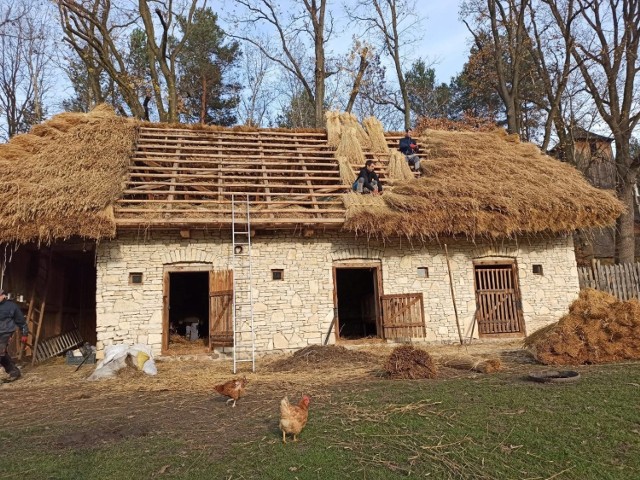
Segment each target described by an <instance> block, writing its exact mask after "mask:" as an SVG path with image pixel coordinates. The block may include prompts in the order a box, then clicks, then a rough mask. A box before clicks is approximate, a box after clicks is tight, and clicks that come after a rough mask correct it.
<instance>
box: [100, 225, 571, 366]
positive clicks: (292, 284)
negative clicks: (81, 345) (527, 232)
mask: <svg viewBox="0 0 640 480" xmlns="http://www.w3.org/2000/svg"><path fill="white" fill-rule="evenodd" d="M252 242H253V274H254V275H253V294H254V319H255V328H256V336H257V338H256V341H257V344H256V348H257V350H258V351H271V350H284V349H297V348H301V347H305V346H307V345H312V344H320V343H322V341H323V340H324V336H325V335H326V332H327V330H328V328H329V325H330V323H331V320H332V318H333V270H332V267H333V265H336V264H340V263H341V262H345V261H348V260H357V259H367V260H377V261H380V262H381V265H382V282H383V292H384V293H385V294H397V293H413V292H422V293H423V295H424V309H425V319H426V326H427V340H429V341H438V342H454V341H456V340H457V338H458V333H457V328H456V322H455V316H454V310H453V304H452V300H451V293H450V287H449V277H448V271H447V264H446V258H445V255H444V249H443V247H442V246H441V245H438V244H435V243H429V244H422V243H415V244H411V243H409V242H408V241H407V240H406V239H404V240H394V241H387V242H385V243H379V242H376V241H367V240H366V239H364V238H354V237H353V235H351V234H347V233H343V234H338V233H336V234H326V235H320V234H319V235H318V236H316V237H312V238H303V237H302V236H296V235H291V234H286V235H270V236H265V235H261V234H258V235H256V236H255V237H254V238H253V240H252ZM448 250H449V256H450V263H451V269H452V274H453V278H454V289H455V295H456V306H457V309H458V314H459V317H460V321H461V324H462V329H463V334H464V335H465V336H469V335H470V333H471V330H472V319H473V315H474V312H475V308H476V304H475V292H474V280H473V264H472V260H473V259H478V258H493V257H495V258H500V257H506V258H515V259H516V261H517V265H518V275H519V282H520V289H521V293H522V306H523V311H524V316H525V324H526V330H527V333H531V332H532V331H534V330H536V329H538V328H540V327H542V326H544V325H546V324H548V323H550V322H553V321H556V320H557V319H558V318H559V317H560V316H561V315H563V314H564V313H565V312H566V311H567V307H568V305H569V303H570V302H571V301H572V300H574V299H575V297H576V296H577V294H578V275H577V268H576V263H575V257H574V251H573V242H572V239H571V237H570V236H567V237H559V238H555V239H546V240H540V239H521V240H519V241H518V242H515V241H511V242H503V243H500V244H495V245H474V244H473V243H470V242H466V241H451V242H450V243H449V245H448ZM230 252H231V246H230V242H229V239H228V235H222V234H220V233H217V232H214V233H211V232H202V231H198V232H192V238H190V239H183V238H181V237H180V236H179V235H178V234H177V233H170V232H154V231H152V232H147V233H146V236H144V237H143V236H142V235H140V236H138V235H135V234H133V233H129V234H120V235H119V236H118V238H117V239H115V240H113V241H109V242H103V243H101V244H99V246H98V250H97V275H98V277H97V294H96V296H97V298H96V300H97V335H98V349H99V350H102V349H103V348H104V346H105V345H109V344H113V343H119V342H126V343H143V344H148V345H150V346H151V347H152V348H153V350H154V352H156V353H159V352H160V350H161V342H162V328H163V326H162V314H163V313H162V308H163V291H162V290H163V273H164V271H165V269H167V268H170V267H175V266H184V267H198V268H207V269H208V268H211V269H214V270H225V269H228V268H230V257H229V255H230ZM534 264H540V265H542V268H543V275H534V274H533V273H532V266H533V265H534ZM419 267H427V268H428V269H429V277H428V278H420V277H419V276H418V274H417V269H418V268H419ZM272 269H282V270H283V272H284V278H283V280H280V281H274V280H272V278H271V270H272ZM134 272H135V273H142V274H143V283H142V284H141V285H130V284H129V274H130V273H134ZM474 336H477V329H475V334H474ZM333 341H334V336H333V335H331V337H330V342H333Z"/></svg>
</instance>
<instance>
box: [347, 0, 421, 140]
mask: <svg viewBox="0 0 640 480" xmlns="http://www.w3.org/2000/svg"><path fill="white" fill-rule="evenodd" d="M349 15H350V17H351V18H352V19H354V20H355V21H357V22H359V23H360V24H361V25H362V26H363V27H364V32H365V35H370V36H372V37H373V38H375V39H377V40H378V41H379V42H380V44H381V46H382V49H383V51H384V52H386V54H387V55H389V57H390V58H391V60H392V61H393V66H394V69H395V72H396V76H397V79H398V87H399V97H400V98H395V99H393V98H389V97H387V98H386V99H385V100H383V99H380V101H382V102H386V103H389V104H392V105H393V106H394V107H395V108H396V109H397V110H399V111H400V112H402V114H403V115H404V124H405V128H410V126H411V105H410V102H409V94H408V92H407V85H406V81H405V74H404V70H403V61H404V57H403V52H404V50H405V49H406V48H407V46H409V45H410V44H411V43H413V42H414V41H415V40H417V39H418V38H419V28H417V25H418V23H419V20H420V19H419V17H418V16H417V15H416V13H415V2H414V1H413V0H358V1H357V5H356V8H355V9H354V10H353V11H352V12H350V13H349Z"/></svg>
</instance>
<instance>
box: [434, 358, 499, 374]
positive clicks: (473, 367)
mask: <svg viewBox="0 0 640 480" xmlns="http://www.w3.org/2000/svg"><path fill="white" fill-rule="evenodd" d="M441 363H442V365H444V366H445V367H450V368H455V369H457V370H470V371H473V372H480V373H494V372H499V371H500V370H502V362H501V361H500V359H499V358H487V359H483V358H481V359H477V358H473V357H449V358H443V359H441Z"/></svg>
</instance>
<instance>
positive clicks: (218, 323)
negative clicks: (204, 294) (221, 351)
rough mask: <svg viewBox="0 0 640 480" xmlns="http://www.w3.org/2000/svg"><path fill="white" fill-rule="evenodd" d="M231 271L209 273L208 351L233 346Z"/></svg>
mask: <svg viewBox="0 0 640 480" xmlns="http://www.w3.org/2000/svg"><path fill="white" fill-rule="evenodd" d="M232 322H233V270H223V271H219V272H214V271H210V272H209V350H212V349H213V348H214V347H215V346H218V347H228V346H232V345H233V323H232Z"/></svg>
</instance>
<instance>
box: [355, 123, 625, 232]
mask: <svg viewBox="0 0 640 480" xmlns="http://www.w3.org/2000/svg"><path fill="white" fill-rule="evenodd" d="M422 140H423V145H424V146H425V147H426V148H428V149H429V150H430V155H429V158H427V159H425V158H424V157H423V159H422V162H421V168H423V169H426V171H428V172H429V173H428V175H425V176H423V177H422V178H419V179H415V180H409V181H407V182H403V183H401V184H398V185H396V186H395V188H394V190H393V192H385V194H384V195H383V198H384V201H385V204H386V206H387V209H386V211H378V212H371V214H370V215H367V216H363V215H349V212H347V221H346V223H345V227H346V228H347V229H349V230H352V231H356V232H361V233H366V234H369V235H376V236H382V237H391V236H395V235H406V236H408V237H419V238H434V237H436V236H438V235H450V236H458V235H459V236H465V237H469V238H474V237H488V238H498V237H513V236H516V235H520V234H559V233H567V232H572V231H573V230H576V229H578V228H585V227H604V226H608V225H611V224H612V223H614V222H615V219H616V218H617V217H618V216H619V215H620V213H621V212H623V211H624V206H623V205H622V203H621V202H620V201H618V200H617V199H616V198H615V197H614V196H613V195H612V194H611V193H609V192H606V191H603V190H600V189H597V188H594V187H592V186H591V185H589V183H588V182H587V181H586V180H585V179H584V177H583V176H582V175H581V174H580V173H579V172H578V171H577V170H576V169H574V168H573V167H571V166H570V165H567V164H564V163H561V162H559V161H557V160H555V159H553V158H550V157H548V156H546V155H543V154H542V153H541V152H540V150H539V149H538V147H536V146H535V145H533V144H529V143H514V142H511V141H509V140H508V139H506V138H505V136H504V135H499V134H495V133H482V132H449V131H437V130H433V131H432V130H430V131H428V132H426V134H425V135H423V139H422Z"/></svg>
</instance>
